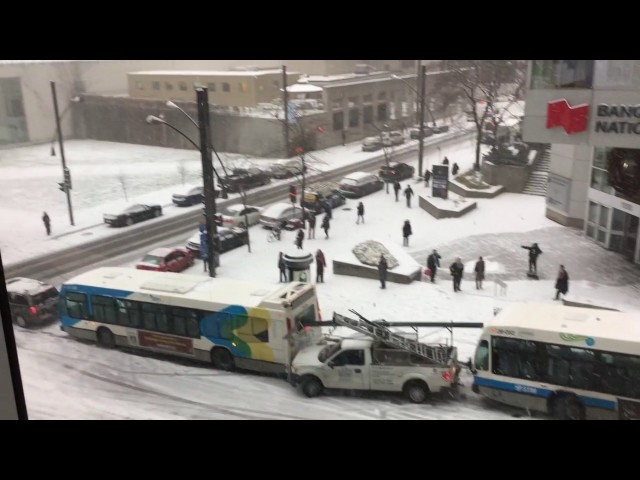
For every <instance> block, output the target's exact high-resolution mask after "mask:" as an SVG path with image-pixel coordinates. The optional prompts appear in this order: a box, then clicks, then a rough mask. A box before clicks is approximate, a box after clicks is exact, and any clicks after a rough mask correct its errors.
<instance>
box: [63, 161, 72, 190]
mask: <svg viewBox="0 0 640 480" xmlns="http://www.w3.org/2000/svg"><path fill="white" fill-rule="evenodd" d="M64 183H66V184H67V188H68V189H69V190H71V171H70V170H69V169H68V168H67V167H65V168H64Z"/></svg>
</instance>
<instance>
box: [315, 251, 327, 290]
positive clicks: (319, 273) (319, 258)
mask: <svg viewBox="0 0 640 480" xmlns="http://www.w3.org/2000/svg"><path fill="white" fill-rule="evenodd" d="M326 266H327V261H326V260H325V258H324V253H322V250H320V249H318V251H317V252H316V283H320V282H321V283H324V267H326Z"/></svg>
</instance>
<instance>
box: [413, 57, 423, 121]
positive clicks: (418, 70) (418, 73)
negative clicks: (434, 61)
mask: <svg viewBox="0 0 640 480" xmlns="http://www.w3.org/2000/svg"><path fill="white" fill-rule="evenodd" d="M421 65H422V60H418V68H417V69H416V79H417V78H420V71H421V70H422V66H421ZM415 94H416V103H418V102H417V100H418V98H417V95H418V89H417V88H416V89H415ZM418 122H420V108H418V111H416V123H418Z"/></svg>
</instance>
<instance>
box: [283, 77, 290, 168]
mask: <svg viewBox="0 0 640 480" xmlns="http://www.w3.org/2000/svg"><path fill="white" fill-rule="evenodd" d="M282 103H283V104H284V158H289V92H287V67H286V66H285V65H283V66H282Z"/></svg>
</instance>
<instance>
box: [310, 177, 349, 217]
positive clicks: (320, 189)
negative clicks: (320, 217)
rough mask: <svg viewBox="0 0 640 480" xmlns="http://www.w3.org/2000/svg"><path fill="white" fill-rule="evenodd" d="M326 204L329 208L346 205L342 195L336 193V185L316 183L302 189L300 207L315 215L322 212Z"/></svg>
mask: <svg viewBox="0 0 640 480" xmlns="http://www.w3.org/2000/svg"><path fill="white" fill-rule="evenodd" d="M326 202H328V203H329V205H330V206H331V208H332V209H333V208H336V207H339V206H340V205H344V204H345V203H346V199H345V198H344V195H342V194H341V193H340V192H339V191H338V185H337V184H335V183H332V182H318V183H314V184H312V185H309V186H308V187H307V188H305V189H304V195H303V196H302V206H303V207H304V208H306V209H307V210H310V211H312V212H314V213H315V214H319V213H322V212H323V211H324V204H325V203H326Z"/></svg>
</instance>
